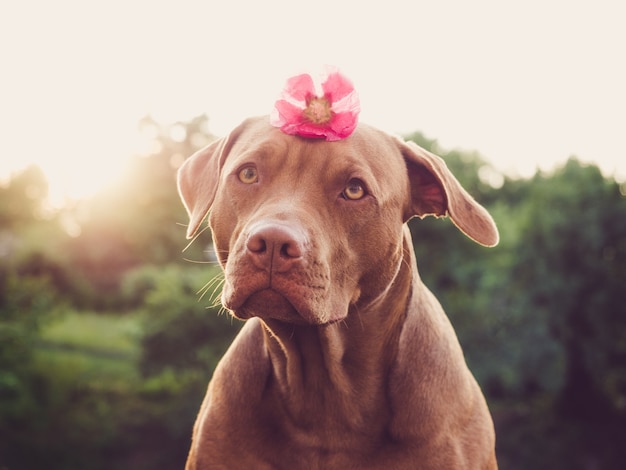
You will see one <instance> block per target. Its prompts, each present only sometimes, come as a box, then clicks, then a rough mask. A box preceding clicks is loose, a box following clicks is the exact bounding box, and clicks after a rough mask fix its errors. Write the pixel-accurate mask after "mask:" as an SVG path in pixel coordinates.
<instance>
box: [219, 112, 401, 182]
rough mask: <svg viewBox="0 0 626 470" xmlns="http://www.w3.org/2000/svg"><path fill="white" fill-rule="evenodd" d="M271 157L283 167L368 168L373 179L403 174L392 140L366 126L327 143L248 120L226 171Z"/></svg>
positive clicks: (394, 143) (261, 120)
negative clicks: (247, 160)
mask: <svg viewBox="0 0 626 470" xmlns="http://www.w3.org/2000/svg"><path fill="white" fill-rule="evenodd" d="M264 155H268V156H270V155H271V156H273V158H278V159H279V160H282V162H281V163H282V164H283V165H286V166H293V165H298V166H308V164H312V165H315V166H316V167H328V168H330V167H336V166H341V165H350V166H352V167H361V168H368V169H369V170H370V171H371V173H372V174H373V175H375V177H376V179H380V180H385V179H387V178H397V177H398V176H399V175H403V174H405V173H406V167H405V164H404V159H403V158H402V155H401V153H400V150H399V147H398V145H397V143H396V142H395V140H394V139H393V138H392V137H391V136H389V135H388V134H386V133H384V132H382V131H380V130H378V129H375V128H373V127H371V126H368V125H366V124H359V125H358V127H357V129H356V130H355V131H354V133H353V134H352V135H351V136H350V137H348V138H346V139H343V140H340V141H335V142H326V141H324V140H318V139H305V138H302V137H298V136H292V135H287V134H285V133H283V132H282V131H281V130H280V129H277V128H275V127H273V126H271V125H270V124H269V122H268V120H267V119H263V118H256V119H254V120H250V121H248V122H247V124H246V125H245V126H244V127H243V129H242V130H241V132H240V133H239V134H238V135H237V138H236V140H235V141H234V142H233V144H232V147H231V149H230V152H229V156H228V159H227V165H226V166H228V167H233V166H237V165H240V164H241V163H243V162H244V161H245V160H246V159H248V158H250V157H252V156H264Z"/></svg>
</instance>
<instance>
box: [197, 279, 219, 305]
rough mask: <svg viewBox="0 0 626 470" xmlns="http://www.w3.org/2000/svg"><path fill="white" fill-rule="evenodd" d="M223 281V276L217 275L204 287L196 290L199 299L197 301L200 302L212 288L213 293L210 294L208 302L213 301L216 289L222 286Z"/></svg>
mask: <svg viewBox="0 0 626 470" xmlns="http://www.w3.org/2000/svg"><path fill="white" fill-rule="evenodd" d="M224 281H225V279H224V275H223V274H218V275H216V276H215V277H213V278H212V279H211V280H210V281H209V282H207V283H206V284H205V285H204V286H202V287H201V288H200V289H199V290H198V292H196V294H199V295H200V297H199V298H198V301H200V300H202V299H203V298H204V296H205V295H206V294H207V292H209V290H210V289H211V288H212V287H213V291H212V292H211V295H210V296H209V300H211V301H213V300H215V298H216V293H217V291H218V289H219V288H220V287H221V286H222V285H223V284H224Z"/></svg>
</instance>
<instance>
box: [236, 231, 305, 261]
mask: <svg viewBox="0 0 626 470" xmlns="http://www.w3.org/2000/svg"><path fill="white" fill-rule="evenodd" d="M305 244H306V239H305V237H304V235H303V234H302V233H300V231H298V230H295V229H294V228H292V227H289V226H287V225H283V224H277V223H266V224H261V225H258V226H256V227H254V229H253V230H251V232H250V234H249V236H248V241H247V244H246V247H247V249H248V253H249V254H250V256H251V257H252V260H253V262H254V263H255V264H256V266H258V267H259V268H261V269H265V270H272V271H278V272H284V271H288V270H289V269H290V268H291V267H292V266H293V264H294V263H296V262H298V261H299V260H300V259H301V258H302V255H303V254H304V250H305Z"/></svg>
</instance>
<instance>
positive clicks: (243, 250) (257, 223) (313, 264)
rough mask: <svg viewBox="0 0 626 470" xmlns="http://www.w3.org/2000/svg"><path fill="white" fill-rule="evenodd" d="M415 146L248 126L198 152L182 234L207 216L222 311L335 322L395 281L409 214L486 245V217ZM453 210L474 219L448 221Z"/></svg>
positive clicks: (361, 135)
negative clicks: (219, 272)
mask: <svg viewBox="0 0 626 470" xmlns="http://www.w3.org/2000/svg"><path fill="white" fill-rule="evenodd" d="M418 149H419V148H418V147H409V146H407V145H406V144H404V143H402V142H400V141H399V140H397V139H394V138H392V137H390V136H388V135H387V134H384V133H383V132H380V131H378V130H376V129H373V128H371V127H368V126H365V125H359V127H358V128H357V130H356V131H355V132H354V133H353V134H352V135H351V136H350V137H349V138H347V139H344V140H342V141H338V142H326V141H321V140H310V139H302V138H299V137H294V136H289V135H286V134H284V133H282V132H281V131H280V130H279V129H276V128H274V127H272V126H270V125H269V123H268V122H267V119H266V118H257V119H252V120H248V121H246V122H244V123H243V124H242V125H241V126H239V127H238V128H237V129H236V130H235V131H233V132H232V133H231V134H230V135H229V136H228V137H227V138H225V139H222V140H221V141H218V142H216V143H214V144H212V145H211V146H209V147H208V148H207V149H204V150H202V151H200V152H198V153H197V154H195V155H194V156H193V157H192V158H191V159H189V160H188V161H187V162H186V164H185V165H184V166H183V167H182V168H181V170H180V173H179V189H180V193H181V196H182V198H183V202H184V203H185V206H186V207H187V209H188V211H189V214H190V216H191V224H190V228H189V232H188V236H191V235H192V234H193V233H194V232H195V231H196V229H197V227H198V226H199V225H200V223H201V221H202V220H203V219H204V217H205V216H206V214H207V212H208V211H209V209H210V216H209V224H210V226H211V229H212V232H213V239H214V244H215V249H216V252H217V255H218V258H219V260H220V263H221V265H222V267H223V269H224V272H225V284H224V288H223V291H222V303H223V305H224V306H225V307H226V308H227V309H229V310H230V311H231V312H233V314H234V315H235V316H237V317H239V318H242V319H246V318H250V317H253V316H258V317H261V318H273V319H278V320H281V321H285V322H292V323H305V324H326V323H331V322H335V321H339V320H342V319H343V318H345V317H346V315H348V313H349V311H350V307H351V306H357V307H360V306H365V305H367V304H368V303H370V302H372V301H374V300H375V299H376V298H377V297H378V296H380V295H381V294H382V293H384V291H385V290H386V289H387V288H388V286H389V285H390V284H391V283H392V280H393V278H394V277H395V275H396V274H397V272H398V270H399V267H400V263H401V262H402V259H403V244H402V238H403V230H402V227H403V224H404V223H405V222H406V221H407V220H408V219H409V218H410V217H412V216H414V215H420V216H423V215H426V214H434V215H445V214H446V213H450V215H451V216H452V217H453V220H454V221H455V223H456V224H457V225H458V226H459V227H460V228H461V229H462V230H463V231H464V232H466V233H467V234H468V235H469V236H471V237H472V238H474V239H476V240H477V241H478V242H480V243H483V244H487V245H489V244H495V242H496V241H497V232H495V235H494V232H493V231H495V226H493V222H492V221H491V218H490V217H489V216H488V214H486V212H485V211H484V209H482V208H481V207H480V206H478V205H477V204H476V203H475V202H474V201H473V200H472V199H471V198H469V196H468V195H467V193H465V192H464V191H463V190H462V188H460V186H459V185H458V182H456V180H455V179H454V178H453V177H452V175H450V174H449V172H447V168H445V165H444V164H443V162H441V161H437V160H436V159H437V158H438V157H435V156H432V155H431V154H427V152H426V153H425V154H424V155H419V152H418ZM419 150H420V151H422V152H425V151H423V150H422V149H419ZM431 157H433V158H434V159H435V160H433V161H430V160H431ZM433 162H434V163H433ZM441 165H443V166H442V167H441V168H443V170H441V169H440V168H439V167H440V166H441ZM446 172H447V173H446ZM440 173H441V174H440ZM455 204H456V205H457V206H459V208H460V212H461V213H462V214H463V213H465V212H466V211H469V212H470V213H471V218H472V219H475V220H469V221H467V220H466V217H465V216H464V215H462V214H461V215H460V216H456V217H455V214H454V213H455V212H457V211H455V210H454V209H453V206H454V205H455ZM461 206H462V207H461ZM477 214H478V217H477ZM485 216H486V217H487V218H488V220H487V221H486V222H485V220H484V219H485ZM479 219H480V220H479ZM476 221H478V222H476ZM490 224H491V226H492V227H493V228H492V229H491V233H490V229H489V226H490ZM494 237H495V238H494Z"/></svg>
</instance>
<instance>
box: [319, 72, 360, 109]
mask: <svg viewBox="0 0 626 470" xmlns="http://www.w3.org/2000/svg"><path fill="white" fill-rule="evenodd" d="M322 90H323V91H324V96H326V97H327V98H329V99H330V101H331V102H333V103H334V102H336V101H339V100H341V99H342V98H344V97H346V96H348V95H349V94H350V93H354V85H353V84H352V82H351V81H350V80H349V79H348V78H346V77H344V76H343V75H341V74H340V73H339V72H336V71H333V72H331V73H329V74H328V77H326V80H325V81H324V83H322Z"/></svg>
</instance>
